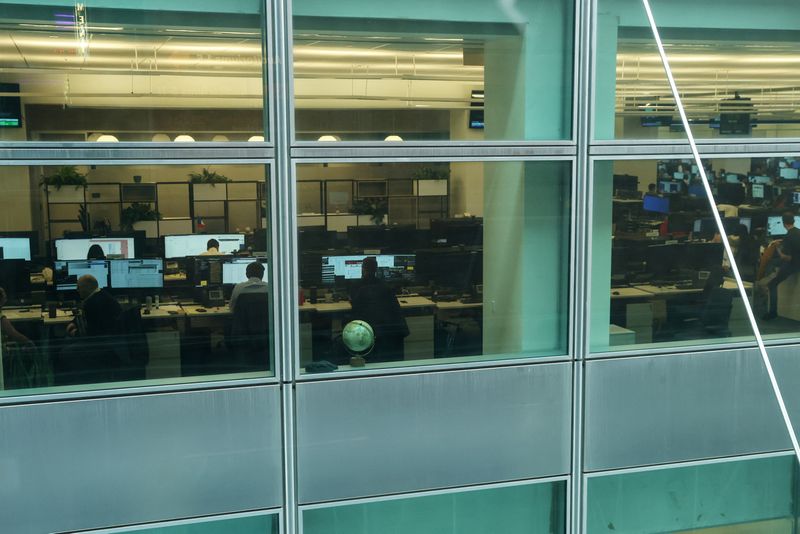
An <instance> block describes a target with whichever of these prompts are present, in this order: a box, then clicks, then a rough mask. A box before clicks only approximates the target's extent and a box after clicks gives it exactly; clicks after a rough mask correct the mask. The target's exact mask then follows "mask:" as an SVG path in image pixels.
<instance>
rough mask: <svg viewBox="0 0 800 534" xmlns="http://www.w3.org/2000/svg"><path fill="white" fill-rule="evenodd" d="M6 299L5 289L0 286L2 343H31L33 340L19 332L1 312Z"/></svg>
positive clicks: (0, 330)
mask: <svg viewBox="0 0 800 534" xmlns="http://www.w3.org/2000/svg"><path fill="white" fill-rule="evenodd" d="M7 301H8V297H7V296H6V290H5V289H3V288H2V287H0V332H2V336H3V337H2V341H3V343H5V342H8V341H15V342H17V343H19V344H21V345H28V346H30V345H33V342H32V341H31V340H30V339H28V338H27V337H25V336H24V335H22V334H20V333H19V331H17V329H16V328H14V325H13V324H12V323H11V321H9V320H8V318H7V317H6V316H5V315H3V314H2V309H3V306H5V305H6V302H7Z"/></svg>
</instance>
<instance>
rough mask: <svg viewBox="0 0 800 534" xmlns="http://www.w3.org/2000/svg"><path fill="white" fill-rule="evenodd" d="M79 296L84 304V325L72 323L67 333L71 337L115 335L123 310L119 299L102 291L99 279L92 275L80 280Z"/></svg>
mask: <svg viewBox="0 0 800 534" xmlns="http://www.w3.org/2000/svg"><path fill="white" fill-rule="evenodd" d="M78 295H80V297H81V300H82V301H83V303H82V304H81V309H82V310H83V313H82V316H83V320H82V323H83V324H82V325H81V326H80V327H79V326H78V324H76V323H74V322H73V323H70V324H69V326H67V333H68V334H69V335H71V336H74V335H76V334H80V335H82V336H110V335H114V333H115V329H116V324H117V319H119V316H120V313H122V308H121V307H120V305H119V302H117V299H115V298H114V296H113V295H112V294H111V293H109V292H108V291H106V290H104V289H100V286H99V284H98V283H97V279H96V278H95V277H94V276H92V275H91V274H85V275H83V276H81V277H80V278H78Z"/></svg>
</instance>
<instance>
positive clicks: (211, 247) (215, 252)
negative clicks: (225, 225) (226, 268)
mask: <svg viewBox="0 0 800 534" xmlns="http://www.w3.org/2000/svg"><path fill="white" fill-rule="evenodd" d="M200 255H201V256H221V255H222V252H220V251H219V241H217V240H216V239H209V240H208V243H206V251H205V252H203V253H202V254H200Z"/></svg>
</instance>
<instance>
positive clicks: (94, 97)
mask: <svg viewBox="0 0 800 534" xmlns="http://www.w3.org/2000/svg"><path fill="white" fill-rule="evenodd" d="M262 5H263V3H262V2H259V1H256V0H245V1H243V2H237V3H236V4H235V8H234V4H228V3H218V4H214V5H213V6H212V5H211V4H208V5H202V6H198V5H197V3H193V2H188V1H183V2H172V3H169V4H168V5H165V4H164V3H163V2H157V1H155V0H143V1H141V0H140V1H136V2H128V1H121V2H115V3H114V5H113V7H96V6H95V4H93V3H91V2H89V3H64V2H56V1H51V2H37V3H36V5H28V4H25V3H15V2H9V1H0V11H2V13H3V20H2V22H1V23H0V110H2V111H0V140H6V141H22V140H43V141H98V142H116V141H155V142H191V141H220V142H225V141H247V140H248V139H249V138H250V137H251V136H254V135H261V136H263V135H264V121H263V109H264V105H263V86H264V82H263V58H262V16H261V7H262Z"/></svg>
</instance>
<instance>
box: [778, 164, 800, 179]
mask: <svg viewBox="0 0 800 534" xmlns="http://www.w3.org/2000/svg"><path fill="white" fill-rule="evenodd" d="M797 177H798V174H797V169H793V168H791V167H784V168H782V169H781V178H783V179H784V180H797Z"/></svg>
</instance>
